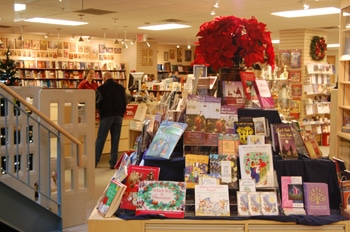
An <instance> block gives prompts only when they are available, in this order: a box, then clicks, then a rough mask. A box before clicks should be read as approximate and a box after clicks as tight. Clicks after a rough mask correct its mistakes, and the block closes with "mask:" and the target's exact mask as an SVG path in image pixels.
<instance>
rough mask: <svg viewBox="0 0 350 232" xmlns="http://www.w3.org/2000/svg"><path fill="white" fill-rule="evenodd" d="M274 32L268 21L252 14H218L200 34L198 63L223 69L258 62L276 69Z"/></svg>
mask: <svg viewBox="0 0 350 232" xmlns="http://www.w3.org/2000/svg"><path fill="white" fill-rule="evenodd" d="M270 35H271V32H269V31H267V30H266V24H264V23H261V22H259V21H258V20H256V19H255V17H252V18H250V19H245V18H238V17H236V16H218V17H215V18H214V20H212V21H210V22H205V23H203V24H202V25H201V26H200V30H199V32H198V33H197V36H199V37H200V38H199V39H198V45H197V46H196V48H195V51H194V54H195V57H196V58H195V60H194V62H193V63H194V64H206V65H208V66H211V67H212V68H213V69H214V70H219V69H220V68H231V67H242V66H245V67H246V68H250V67H252V66H253V64H255V63H258V62H260V63H267V64H269V65H271V67H272V68H274V63H275V61H274V59H275V54H274V49H273V46H272V41H271V36H270Z"/></svg>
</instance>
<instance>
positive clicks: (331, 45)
mask: <svg viewBox="0 0 350 232" xmlns="http://www.w3.org/2000/svg"><path fill="white" fill-rule="evenodd" d="M339 46H340V44H327V48H339Z"/></svg>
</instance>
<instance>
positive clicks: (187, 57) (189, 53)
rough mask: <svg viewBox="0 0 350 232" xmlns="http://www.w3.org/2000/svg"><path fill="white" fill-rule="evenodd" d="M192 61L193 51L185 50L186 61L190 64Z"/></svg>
mask: <svg viewBox="0 0 350 232" xmlns="http://www.w3.org/2000/svg"><path fill="white" fill-rule="evenodd" d="M191 60H192V50H185V61H186V62H190V61H191Z"/></svg>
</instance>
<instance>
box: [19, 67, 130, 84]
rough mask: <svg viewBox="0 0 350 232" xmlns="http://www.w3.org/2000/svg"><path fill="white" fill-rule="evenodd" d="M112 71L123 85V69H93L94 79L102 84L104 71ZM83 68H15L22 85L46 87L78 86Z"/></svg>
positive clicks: (124, 82) (83, 74)
mask: <svg viewBox="0 0 350 232" xmlns="http://www.w3.org/2000/svg"><path fill="white" fill-rule="evenodd" d="M107 71H109V72H112V73H113V78H114V79H115V81H117V82H118V83H119V84H121V85H123V86H124V87H125V86H126V84H127V79H126V74H125V73H126V71H125V70H115V69H113V70H95V73H96V77H95V78H94V80H95V81H96V82H97V83H98V85H101V84H102V75H103V73H104V72H107ZM84 76H85V69H63V68H17V77H18V78H19V79H20V81H21V85H22V86H42V87H47V88H78V85H79V82H80V81H82V80H83V79H84Z"/></svg>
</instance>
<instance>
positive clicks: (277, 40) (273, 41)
mask: <svg viewBox="0 0 350 232" xmlns="http://www.w3.org/2000/svg"><path fill="white" fill-rule="evenodd" d="M271 42H272V43H273V44H279V43H280V40H279V39H273V40H272V41H271Z"/></svg>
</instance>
